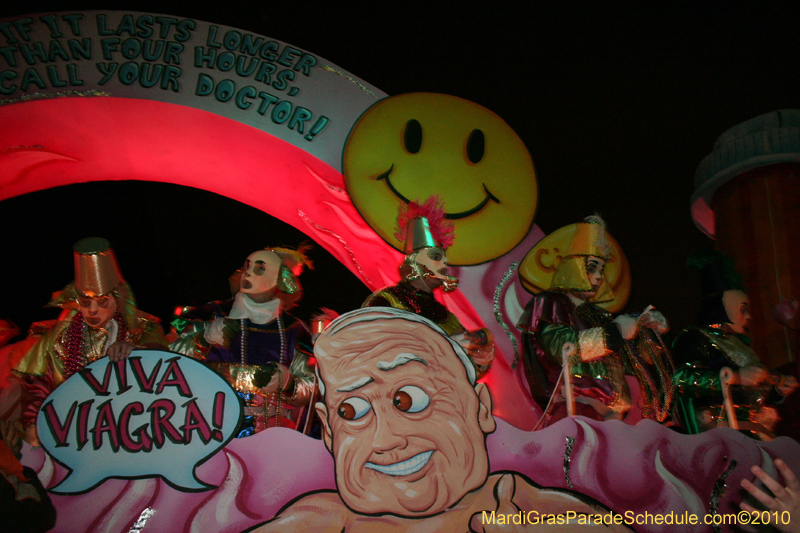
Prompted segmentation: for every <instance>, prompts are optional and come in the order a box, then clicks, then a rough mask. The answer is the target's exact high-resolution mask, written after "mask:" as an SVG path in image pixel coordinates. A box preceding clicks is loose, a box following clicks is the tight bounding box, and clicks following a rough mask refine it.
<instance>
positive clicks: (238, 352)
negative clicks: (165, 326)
mask: <svg viewBox="0 0 800 533" xmlns="http://www.w3.org/2000/svg"><path fill="white" fill-rule="evenodd" d="M304 267H311V262H310V260H309V259H308V258H307V257H306V256H305V255H304V253H303V251H302V249H301V250H297V251H296V250H290V249H287V248H268V249H265V250H259V251H257V252H253V253H252V254H250V255H249V256H248V257H247V259H246V260H245V262H244V266H243V267H242V270H241V271H239V272H237V274H235V275H234V278H233V279H236V278H238V283H237V284H236V290H237V292H236V294H235V296H234V298H233V299H231V300H228V301H225V302H212V303H210V304H207V305H205V306H203V307H197V308H189V307H185V308H182V309H180V312H179V316H178V317H177V318H176V319H175V320H173V326H175V331H174V332H173V333H172V334H171V336H170V339H171V340H173V341H172V343H171V345H170V347H171V349H173V350H174V351H178V352H180V353H184V354H186V355H191V356H193V357H195V358H199V359H203V360H205V361H206V363H208V365H209V366H211V367H212V368H214V369H215V370H216V371H217V372H219V373H220V374H221V375H223V376H224V377H225V378H226V379H227V380H228V382H229V383H230V384H231V385H232V386H233V387H234V389H236V391H237V392H238V393H239V395H240V396H241V397H242V398H243V400H244V402H245V406H246V407H245V420H244V423H243V425H242V427H241V428H240V432H239V435H238V436H239V437H246V436H249V435H252V434H254V433H255V432H257V431H261V430H263V429H266V428H268V427H288V428H293V429H294V428H296V427H297V424H298V422H299V418H300V417H301V416H302V411H303V410H304V408H307V407H308V404H309V401H310V400H311V399H312V397H313V394H314V387H315V381H314V370H313V368H312V367H310V366H309V357H310V354H311V339H310V334H309V331H308V328H307V327H306V326H305V324H303V322H301V321H299V320H297V319H296V318H294V317H293V316H291V315H290V314H289V313H288V312H287V311H288V310H289V309H291V308H292V307H294V306H295V305H296V304H297V302H298V301H299V300H300V298H301V297H302V295H303V291H302V288H301V287H300V282H299V281H298V277H299V275H300V273H301V272H302V271H303V268H304ZM267 368H269V369H270V370H269V371H273V370H274V371H273V373H272V376H271V377H268V378H260V377H258V376H257V373H258V372H260V371H263V370H265V369H267ZM260 379H268V380H269V382H268V383H267V384H266V385H263V384H262V386H258V385H257V384H258V383H259V380H260Z"/></svg>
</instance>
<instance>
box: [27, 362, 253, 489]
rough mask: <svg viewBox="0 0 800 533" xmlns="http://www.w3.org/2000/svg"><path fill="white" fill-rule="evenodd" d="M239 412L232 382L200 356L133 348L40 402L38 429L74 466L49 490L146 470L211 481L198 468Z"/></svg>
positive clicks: (191, 485) (48, 446) (90, 485)
mask: <svg viewBox="0 0 800 533" xmlns="http://www.w3.org/2000/svg"><path fill="white" fill-rule="evenodd" d="M241 418H242V408H241V403H240V401H239V397H238V396H237V395H236V393H235V392H234V390H233V389H232V388H231V387H230V385H229V384H228V383H227V382H226V381H225V380H224V379H223V378H222V377H221V376H219V375H218V374H217V373H215V372H214V371H213V370H210V369H209V368H207V367H206V366H205V365H203V364H202V363H200V362H199V361H196V360H194V359H191V358H189V357H184V356H182V355H178V354H175V353H171V352H162V351H155V350H135V351H134V352H133V353H132V354H131V356H130V357H128V358H127V359H125V360H123V361H119V362H118V363H112V362H110V361H109V360H108V358H103V359H100V360H98V361H95V362H94V363H92V364H90V365H87V366H86V367H84V368H83V369H82V370H80V371H79V372H77V373H75V374H74V375H73V376H72V377H70V378H69V379H68V380H67V381H65V382H64V383H63V384H62V385H61V386H60V387H58V388H57V389H56V390H55V391H54V392H53V394H51V395H50V396H49V397H48V398H47V399H46V400H45V402H44V403H43V404H42V408H41V410H40V411H39V417H38V419H37V429H38V430H39V440H41V442H42V446H44V449H45V450H47V452H48V453H49V454H50V455H51V456H52V457H53V458H54V459H56V460H57V461H58V462H60V463H61V464H63V465H64V466H65V467H66V468H68V469H69V470H70V471H71V472H70V473H69V474H68V475H67V477H66V478H64V479H63V480H62V481H61V483H59V484H58V485H57V486H56V487H54V488H53V489H51V492H54V493H57V494H80V493H83V492H88V491H90V490H92V489H94V488H95V487H96V486H98V485H99V484H100V483H102V482H103V481H105V480H106V479H109V478H122V479H140V478H148V477H161V478H163V479H164V481H166V482H167V483H169V484H170V485H171V486H172V487H174V488H176V489H178V490H182V491H186V492H198V491H203V490H209V489H212V488H214V487H213V486H211V485H208V484H206V483H203V482H202V481H200V480H199V479H197V476H196V475H195V469H196V468H197V466H199V465H200V464H202V463H203V462H205V461H206V460H207V459H208V458H209V457H211V456H212V455H214V453H216V452H217V451H218V450H219V449H221V448H222V447H223V446H225V444H227V443H228V442H229V441H230V440H231V439H232V438H233V436H234V434H235V431H236V429H237V427H238V426H239V423H240V421H241Z"/></svg>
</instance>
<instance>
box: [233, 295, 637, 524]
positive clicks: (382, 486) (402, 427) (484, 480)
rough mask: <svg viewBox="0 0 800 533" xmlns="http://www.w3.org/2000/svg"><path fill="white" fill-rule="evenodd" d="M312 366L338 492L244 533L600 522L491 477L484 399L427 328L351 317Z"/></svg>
mask: <svg viewBox="0 0 800 533" xmlns="http://www.w3.org/2000/svg"><path fill="white" fill-rule="evenodd" d="M314 355H315V356H316V358H317V374H318V377H319V381H318V382H319V385H320V393H321V394H322V401H321V402H319V403H317V415H318V416H319V419H320V421H321V422H322V425H323V428H322V432H323V441H324V442H325V446H326V447H327V448H328V450H329V451H330V452H331V454H332V455H333V459H334V465H335V472H336V488H337V490H335V491H333V490H320V491H312V492H309V493H306V494H305V495H303V496H302V497H300V498H297V499H295V500H293V501H292V502H290V503H289V504H288V505H287V506H286V507H284V508H283V509H281V510H280V511H278V513H277V514H276V515H275V517H274V518H273V519H272V520H270V521H269V522H266V523H264V524H262V525H260V526H259V527H257V528H255V529H251V530H248V531H254V532H256V533H272V532H279V533H282V532H283V531H301V530H302V531H331V532H337V533H338V532H340V531H348V532H352V533H357V532H368V533H378V532H380V533H383V532H389V531H391V532H398V531H467V530H469V531H484V528H483V527H482V526H481V525H480V524H481V522H480V520H481V517H483V516H484V515H485V514H487V513H493V514H492V515H494V513H495V512H497V513H513V514H517V513H518V512H519V510H520V509H528V510H536V511H537V512H538V513H541V514H542V515H548V514H551V513H552V514H560V515H563V514H564V513H568V512H573V513H576V514H575V516H577V515H578V514H594V513H596V512H606V511H605V510H603V509H602V507H600V506H598V505H597V504H596V502H592V501H590V500H587V499H585V498H583V497H580V498H578V497H576V496H575V495H574V494H566V493H564V492H562V491H560V490H558V489H545V488H542V487H539V486H537V485H535V484H534V483H533V482H531V481H530V480H529V479H527V478H525V477H524V476H523V475H522V474H519V473H517V472H513V471H500V472H495V473H490V472H489V454H488V451H487V449H486V436H487V435H488V434H489V433H491V432H493V431H494V430H495V428H496V423H495V420H494V417H493V416H492V398H491V395H490V393H489V389H488V388H487V387H486V385H485V384H484V383H476V381H475V377H476V376H475V365H473V364H472V363H471V362H470V361H469V358H468V357H467V354H466V352H465V351H464V349H463V348H462V347H461V345H459V344H458V343H457V342H455V341H454V340H453V339H451V338H450V337H448V336H447V334H446V333H445V332H444V331H443V330H442V329H441V328H439V327H438V326H437V325H436V324H434V323H433V322H431V321H430V320H428V319H427V318H424V317H422V316H420V315H418V314H416V313H411V312H408V311H404V310H402V309H395V308H391V307H363V308H361V309H356V310H355V311H350V312H348V313H345V314H343V315H341V316H340V317H339V318H337V319H336V320H334V321H333V322H332V323H331V324H330V325H329V326H328V327H327V328H325V331H323V332H322V333H321V334H320V336H319V337H318V338H317V342H316V344H315V345H314ZM484 523H485V522H484ZM559 523H565V522H559ZM508 524H511V522H508ZM500 529H503V528H502V527H501V528H500ZM500 529H498V531H499V530H500ZM512 529H513V528H512ZM548 529H549V528H548ZM584 529H585V525H584V526H581V525H578V524H575V525H572V526H571V527H558V530H559V531H583V530H584ZM537 530H538V529H537ZM605 530H606V529H604V531H605ZM608 530H609V531H620V530H624V531H627V528H625V527H624V526H619V527H616V526H611V527H609V528H608ZM487 531H488V529H487ZM526 531H527V529H526Z"/></svg>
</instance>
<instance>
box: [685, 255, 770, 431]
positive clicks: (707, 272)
mask: <svg viewBox="0 0 800 533" xmlns="http://www.w3.org/2000/svg"><path fill="white" fill-rule="evenodd" d="M687 266H689V267H690V268H695V269H698V270H699V271H700V281H701V287H702V290H703V292H704V294H705V297H704V299H703V301H702V303H701V308H700V311H699V313H698V316H697V319H696V323H697V325H694V326H690V327H688V328H686V329H685V330H683V331H682V332H681V333H680V334H679V335H678V337H677V338H676V339H675V342H674V344H673V347H672V351H673V353H674V354H675V360H676V362H677V363H678V364H679V367H678V370H677V371H676V373H675V376H674V383H675V387H676V391H677V394H678V396H677V398H676V402H675V412H676V417H677V419H678V420H679V422H680V424H681V426H682V428H683V430H684V431H685V432H686V433H690V434H696V433H700V432H702V431H705V430H708V429H711V428H714V427H717V426H718V425H726V424H727V423H725V422H724V419H725V417H726V410H725V407H724V405H723V393H722V387H723V385H722V383H721V378H720V372H721V370H722V369H723V368H729V369H731V370H733V371H735V372H736V373H738V372H739V371H740V370H742V369H744V368H747V367H751V368H758V369H762V370H764V371H765V372H768V370H767V368H766V366H765V365H764V364H763V363H762V362H761V360H760V359H759V358H758V355H756V353H755V352H754V351H753V350H752V349H751V348H750V346H749V339H748V338H747V337H746V336H745V335H744V334H743V333H736V332H735V331H734V329H736V327H735V326H733V327H732V326H731V323H732V322H734V320H733V315H732V314H733V313H735V311H734V310H731V311H729V310H728V309H727V307H726V305H725V303H724V302H725V300H729V299H730V298H733V297H736V294H735V293H739V295H740V296H739V298H741V299H742V302H746V301H747V300H746V298H747V297H746V294H745V293H744V285H743V283H742V279H741V276H740V275H739V274H738V273H737V272H736V270H735V268H734V265H733V261H732V260H731V259H730V258H728V257H726V256H724V255H723V254H721V253H719V252H717V251H715V250H702V249H701V250H697V251H695V252H694V253H693V254H692V255H691V256H690V257H689V259H688V261H687ZM726 295H727V297H726ZM748 305H749V304H748ZM742 331H744V330H742ZM768 376H769V377H768V379H767V381H765V382H763V383H759V384H758V385H752V386H742V385H733V386H731V388H730V392H731V401H732V403H733V405H734V411H735V414H736V418H737V420H738V425H739V428H740V429H741V430H743V431H745V432H748V433H749V434H751V435H753V436H755V437H757V438H760V439H765V440H768V439H771V438H774V434H773V433H772V431H773V429H774V428H775V426H776V425H777V423H778V421H779V420H780V419H779V417H778V412H777V410H776V409H775V408H774V407H773V405H775V404H779V403H782V402H783V400H784V396H782V395H781V394H779V392H778V391H777V390H776V388H775V387H776V386H781V385H782V384H783V380H785V379H786V376H782V375H780V374H770V373H768Z"/></svg>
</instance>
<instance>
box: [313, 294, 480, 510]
mask: <svg viewBox="0 0 800 533" xmlns="http://www.w3.org/2000/svg"><path fill="white" fill-rule="evenodd" d="M381 309H382V308H381ZM362 311H363V310H362ZM393 311H395V310H390V311H385V310H382V311H379V312H373V313H372V314H374V315H375V316H382V314H385V313H387V312H389V313H390V312H393ZM363 312H364V313H369V311H363ZM412 317H416V315H412ZM379 322H380V321H377V322H375V323H374V324H373V323H370V322H364V323H361V324H356V327H352V326H351V327H350V328H344V329H342V330H341V331H338V332H336V333H335V335H333V337H330V336H326V337H325V338H323V339H322V344H318V345H317V347H316V349H317V350H318V351H319V358H320V360H324V361H325V363H326V364H325V365H324V366H321V368H320V374H321V378H322V380H323V382H324V384H325V387H324V388H325V393H324V395H325V402H324V404H323V403H319V404H317V410H318V413H319V415H320V419H321V420H323V421H324V424H325V426H326V429H325V431H324V433H325V442H326V444H327V445H328V447H329V448H330V449H331V452H332V453H333V456H334V457H335V458H336V478H337V485H338V488H339V493H340V495H341V497H342V500H343V501H344V502H345V503H347V505H348V507H350V508H351V509H353V510H354V511H356V512H361V513H374V512H376V511H380V512H389V513H394V514H397V515H400V516H414V515H430V514H434V513H438V512H441V511H444V510H445V509H447V508H449V507H450V506H452V505H453V504H454V503H455V502H456V501H458V500H459V499H460V498H461V497H462V496H463V495H464V494H465V493H466V492H468V491H469V490H471V489H474V488H476V487H478V486H480V485H481V484H482V483H483V482H484V480H485V479H486V476H487V473H488V470H489V463H488V456H487V453H486V448H485V440H484V438H485V434H486V433H490V432H491V431H493V430H494V420H493V419H492V418H491V414H490V411H489V409H490V407H488V406H487V405H483V404H482V403H481V398H480V397H479V395H478V394H476V393H475V391H474V390H473V389H474V387H475V385H474V384H471V383H470V382H471V381H472V382H473V383H474V379H475V376H474V370H473V374H472V375H471V376H470V378H469V379H468V376H467V375H466V374H467V373H468V371H467V370H466V368H467V365H465V363H464V362H463V361H461V360H459V358H458V357H456V356H455V355H454V353H453V348H452V345H451V342H450V341H449V340H448V339H447V338H446V337H445V336H443V335H441V334H437V333H436V332H435V331H433V330H430V329H429V327H427V326H424V325H422V324H417V323H415V322H402V321H398V320H395V321H394V324H393V326H394V327H395V328H400V329H399V330H397V333H396V334H394V335H391V336H390V335H386V334H384V335H376V333H378V332H379V331H383V330H375V326H378V324H379ZM381 325H383V324H381ZM373 330H375V331H373ZM393 331H394V330H393ZM367 332H370V333H372V335H368V334H367ZM331 338H332V339H333V345H331V344H330V343H329V342H328V340H326V339H331ZM353 343H356V344H353ZM356 345H357V348H355V349H351V348H347V349H346V351H344V353H343V352H342V350H341V348H342V347H343V346H350V347H356ZM332 351H336V352H337V355H336V356H335V357H330V355H329V354H330V352H332ZM468 364H469V363H468ZM469 366H470V369H472V365H471V364H469ZM478 387H479V388H480V390H483V389H485V385H483V384H480V385H478ZM484 399H485V401H487V402H490V401H491V400H489V399H488V391H487V392H486V393H485V394H484ZM478 412H482V413H483V416H482V417H478V416H477V414H478Z"/></svg>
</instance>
